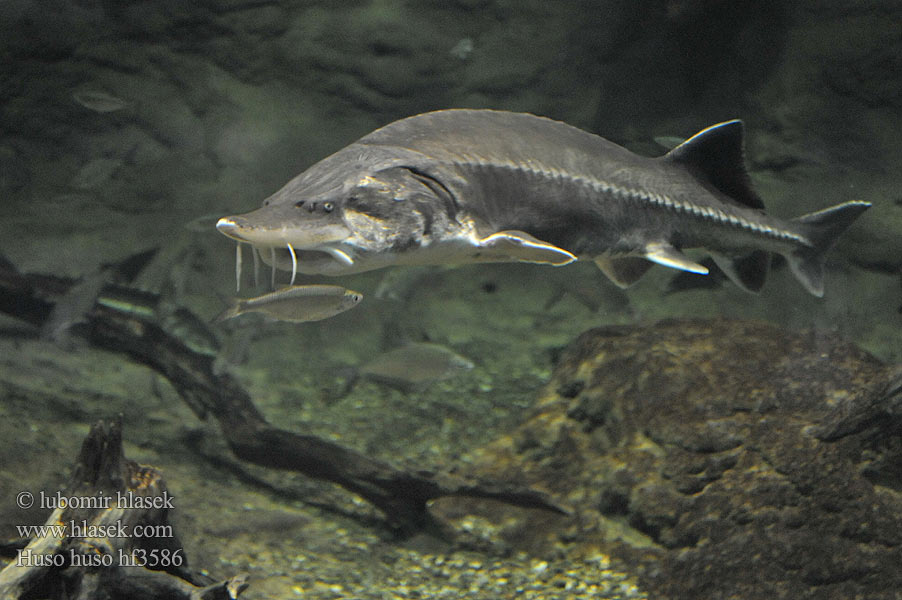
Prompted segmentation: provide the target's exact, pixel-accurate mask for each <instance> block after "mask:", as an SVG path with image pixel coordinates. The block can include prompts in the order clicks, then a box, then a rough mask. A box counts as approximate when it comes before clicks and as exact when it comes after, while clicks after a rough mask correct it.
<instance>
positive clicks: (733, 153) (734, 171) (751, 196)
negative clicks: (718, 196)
mask: <svg viewBox="0 0 902 600" xmlns="http://www.w3.org/2000/svg"><path fill="white" fill-rule="evenodd" d="M742 132H743V127H742V121H740V120H739V119H735V120H733V121H725V122H723V123H718V124H717V125H712V126H711V127H708V128H707V129H703V130H702V131H699V132H698V133H696V134H695V135H694V136H692V137H691V138H689V139H688V140H686V141H685V142H683V143H682V144H680V145H679V146H677V147H676V148H674V149H673V150H671V151H670V152H668V153H667V154H665V155H664V159H665V160H669V161H672V162H675V163H680V164H682V165H683V166H685V167H687V168H688V169H689V170H690V171H691V172H692V174H693V175H695V177H696V178H697V179H699V180H701V181H703V182H707V183H709V184H710V185H713V186H714V187H715V188H717V189H718V190H720V191H721V192H723V194H725V195H726V196H727V197H728V198H729V199H731V200H733V201H734V202H736V203H737V204H739V205H741V206H746V207H749V208H755V209H758V210H763V209H764V203H763V202H762V201H761V198H759V197H758V194H756V193H755V190H753V189H752V182H751V180H750V179H749V174H748V172H747V171H746V170H745V153H744V151H743V148H742Z"/></svg>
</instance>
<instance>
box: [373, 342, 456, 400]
mask: <svg viewBox="0 0 902 600" xmlns="http://www.w3.org/2000/svg"><path fill="white" fill-rule="evenodd" d="M472 368H473V362H472V361H470V360H469V359H468V358H465V357H463V356H461V355H460V354H457V353H456V352H454V351H453V350H451V349H450V348H446V347H445V346H442V345H440V344H430V343H426V342H422V343H413V344H408V345H406V346H402V347H401V348H396V349H395V350H390V351H388V352H386V353H385V354H381V355H379V356H377V357H376V358H374V359H373V360H371V361H370V362H368V363H366V364H364V365H363V366H362V367H360V369H359V370H358V373H359V375H360V376H361V377H365V378H367V379H371V380H373V381H377V382H380V383H385V384H388V385H391V386H393V387H397V388H399V389H402V390H405V391H410V390H421V389H424V388H426V387H428V386H429V385H430V384H432V383H434V382H436V381H440V380H442V379H448V378H449V377H453V376H454V375H457V374H459V373H460V372H462V371H468V370H470V369H472Z"/></svg>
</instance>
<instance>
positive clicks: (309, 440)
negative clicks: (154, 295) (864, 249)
mask: <svg viewBox="0 0 902 600" xmlns="http://www.w3.org/2000/svg"><path fill="white" fill-rule="evenodd" d="M26 277H29V276H20V278H18V279H17V278H16V277H15V276H12V275H11V274H10V273H8V272H7V273H4V274H3V276H2V277H0V296H3V295H4V294H7V293H9V294H15V295H16V297H15V298H12V300H14V301H10V302H6V303H3V305H2V306H0V310H2V311H3V312H7V313H8V314H11V315H13V316H15V317H19V318H23V319H24V320H27V321H29V322H32V323H33V324H36V325H40V322H39V321H40V316H41V315H42V314H43V315H46V314H47V310H46V308H45V309H44V310H39V311H35V310H31V308H33V307H34V305H35V303H36V302H46V301H45V300H44V299H43V297H42V295H41V294H40V293H39V292H40V290H37V289H36V287H37V286H36V285H35V283H34V281H35V280H31V281H28V280H26ZM56 283H59V282H56ZM60 287H63V286H60ZM16 307H28V308H29V310H28V311H27V312H25V314H19V313H18V312H17V310H16ZM42 308H43V307H42ZM86 321H87V323H86V325H87V327H86V328H85V330H86V334H85V335H86V337H87V339H88V340H89V341H90V342H91V343H92V344H93V345H95V346H97V347H98V348H103V349H106V350H111V351H115V352H121V353H124V354H127V355H129V356H130V357H131V358H133V359H134V360H136V361H137V362H140V363H142V364H145V365H147V366H149V367H151V368H152V369H154V370H156V371H158V372H159V373H161V374H162V375H164V376H165V377H166V378H167V379H168V380H169V381H170V382H171V383H172V385H173V387H174V388H175V389H176V390H177V391H178V393H179V395H180V396H181V398H182V399H183V400H184V401H185V402H186V403H187V404H188V406H189V407H191V409H192V411H194V413H195V414H197V415H198V416H199V417H201V418H205V417H207V416H211V417H213V418H214V419H216V421H217V422H218V424H219V427H220V430H221V431H222V434H223V436H224V437H225V439H226V441H227V443H228V445H229V447H230V448H231V450H232V452H233V453H234V454H235V456H236V457H238V458H240V459H242V460H245V461H248V462H251V463H254V464H257V465H261V466H263V467H269V468H276V469H286V470H291V471H297V472H299V473H303V474H305V475H307V476H309V477H314V478H317V479H324V480H327V481H331V482H334V483H337V484H338V485H340V486H342V487H344V488H346V489H348V490H350V491H352V492H354V493H356V494H358V495H360V496H361V497H363V498H365V499H366V500H368V501H369V502H371V503H372V504H374V505H375V506H376V507H378V508H379V509H380V510H382V511H383V512H384V513H385V515H386V518H387V519H388V522H389V523H390V524H391V525H392V526H393V527H395V528H397V529H398V530H399V531H400V532H402V533H409V532H411V531H413V530H418V529H422V528H429V527H432V526H433V525H435V524H434V523H432V519H431V517H430V516H429V512H428V511H427V508H426V505H427V502H428V501H429V500H432V499H435V498H440V497H444V496H471V497H480V498H493V499H496V500H499V501H502V502H506V503H509V504H513V505H517V506H523V507H529V508H543V509H547V510H552V511H555V512H559V513H564V512H565V511H564V510H563V509H562V508H560V507H559V506H557V505H555V504H554V503H553V502H552V501H551V500H550V499H549V498H547V496H546V495H545V494H542V493H540V492H537V491H534V490H530V489H526V488H523V487H520V486H515V485H509V484H504V483H492V484H486V483H484V482H480V481H476V480H470V479H467V478H464V477H459V476H454V475H451V474H447V473H440V472H433V471H426V470H415V471H410V470H404V469H401V468H397V467H395V466H393V465H391V464H389V463H386V462H383V461H381V460H377V459H375V458H372V457H369V456H366V455H364V454H361V453H359V452H356V451H355V450H352V449H349V448H345V447H343V446H340V445H338V444H335V443H333V442H330V441H327V440H324V439H321V438H318V437H315V436H311V435H302V434H297V433H293V432H291V431H286V430H284V429H279V428H277V427H274V426H272V425H271V424H270V423H268V422H267V421H266V419H265V418H264V416H263V415H262V414H261V413H260V411H259V410H257V408H256V407H255V406H254V404H253V402H252V401H251V398H250V395H249V394H248V393H247V391H246V390H245V389H244V388H243V387H242V386H241V384H240V383H239V382H238V381H237V380H236V379H235V378H234V377H232V376H231V375H230V374H228V373H220V374H217V373H216V372H215V370H214V368H213V363H214V359H213V357H212V356H209V355H206V354H201V353H198V352H195V351H193V350H191V349H190V348H189V347H188V346H186V345H185V344H184V343H182V342H181V341H180V340H179V339H177V338H176V337H174V336H172V335H170V334H169V333H167V332H166V331H164V330H163V329H162V328H161V327H160V326H159V325H157V324H156V323H154V322H152V321H151V320H149V319H146V318H144V317H141V316H140V315H135V314H131V313H126V312H122V311H120V310H117V309H116V308H113V307H110V306H106V305H103V304H100V303H95V305H94V307H93V309H92V310H91V311H90V312H89V313H88V314H87V315H86Z"/></svg>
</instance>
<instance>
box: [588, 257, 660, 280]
mask: <svg viewBox="0 0 902 600" xmlns="http://www.w3.org/2000/svg"><path fill="white" fill-rule="evenodd" d="M595 264H596V265H598V268H599V269H601V272H602V273H604V274H605V276H606V277H607V278H608V279H610V280H611V281H613V282H614V284H615V285H617V287H619V288H628V287H629V286H631V285H633V284H634V283H636V282H637V281H639V279H640V278H641V277H642V276H643V275H645V272H646V271H648V270H649V269H650V268H651V263H650V262H648V261H647V260H646V259H644V258H642V257H640V256H618V257H611V256H598V257H596V258H595Z"/></svg>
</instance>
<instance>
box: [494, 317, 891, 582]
mask: <svg viewBox="0 0 902 600" xmlns="http://www.w3.org/2000/svg"><path fill="white" fill-rule="evenodd" d="M900 381H902V369H900V368H899V367H898V366H897V367H888V366H885V365H883V364H881V363H880V362H879V361H878V360H877V359H875V358H874V357H872V356H870V355H869V354H867V353H866V352H864V351H862V350H860V349H858V348H857V347H855V346H853V345H851V344H849V343H846V342H843V341H841V340H840V339H838V338H836V337H835V336H832V335H829V334H823V333H816V332H810V331H809V332H788V331H785V330H782V329H779V328H777V327H775V326H772V325H768V324H764V323H757V322H742V321H728V320H716V321H668V322H662V323H659V324H657V325H654V326H650V327H644V328H638V329H637V328H627V327H609V328H598V329H593V330H590V331H588V332H586V333H584V334H583V335H581V336H580V337H579V338H578V339H577V340H576V341H575V342H574V343H573V344H572V345H571V346H570V347H569V348H568V349H567V350H566V351H565V352H564V354H563V356H562V358H561V361H560V363H559V364H558V366H557V368H556V371H555V374H554V376H553V378H552V380H551V382H550V383H549V384H548V386H547V387H546V389H545V391H544V393H543V395H542V396H541V398H540V401H539V403H538V404H537V406H536V408H535V409H534V413H533V414H532V415H531V417H530V418H529V419H528V420H527V421H526V422H525V423H524V424H523V425H522V426H521V427H519V428H518V429H517V430H516V431H514V432H513V434H512V435H510V436H508V437H505V438H502V439H500V440H498V441H497V442H495V443H493V444H492V445H490V446H488V447H486V448H484V449H482V450H481V451H480V452H479V453H478V455H477V457H478V458H477V464H478V465H479V466H478V468H479V469H480V470H481V471H482V472H486V473H489V474H491V477H493V478H494V479H496V480H505V477H507V476H509V477H516V475H515V473H523V472H526V473H528V475H527V481H526V482H524V483H526V484H527V485H529V486H530V487H531V488H533V489H546V490H548V491H549V492H551V493H552V494H553V496H554V497H556V498H558V499H560V500H561V501H564V502H566V503H568V504H569V505H570V506H571V507H573V508H574V509H575V511H576V513H577V515H578V517H577V519H576V523H577V525H576V530H578V531H577V532H576V533H573V532H572V531H568V532H567V533H566V534H561V533H560V531H561V530H560V524H559V523H558V524H557V525H555V526H554V527H555V529H556V530H557V531H556V532H554V531H553V532H552V533H551V535H552V536H557V538H558V541H564V542H568V543H575V544H580V543H583V544H586V545H587V546H591V545H592V544H598V543H601V544H603V545H602V548H603V550H604V551H605V552H610V553H611V555H612V556H614V557H617V558H619V559H620V560H621V561H624V563H625V564H626V568H627V569H629V570H632V571H633V572H635V573H637V574H638V575H639V582H640V585H641V586H642V587H643V588H644V589H646V590H647V591H648V592H649V593H650V595H652V597H655V598H702V597H707V598H726V597H731V598H744V599H754V598H814V597H817V598H853V597H859V598H863V597H866V598H895V597H897V596H893V594H894V593H895V592H893V591H891V590H898V589H900V586H902V571H900V570H899V568H898V565H900V564H902V442H900V435H899V432H900V430H902V385H900ZM528 518H529V517H522V519H528ZM510 529H511V531H514V530H515V529H516V530H517V535H518V536H520V538H519V540H518V543H520V544H528V543H530V542H532V543H535V542H536V540H537V539H539V537H541V536H543V535H545V536H548V535H549V530H550V529H549V528H546V529H543V528H541V527H538V526H535V525H534V526H532V527H520V528H519V529H517V528H515V527H511V528H510ZM530 536H532V539H530ZM599 538H601V540H603V541H601V542H599ZM611 540H616V541H613V542H612V541H611ZM604 544H606V545H607V546H608V547H605V545H604Z"/></svg>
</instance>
